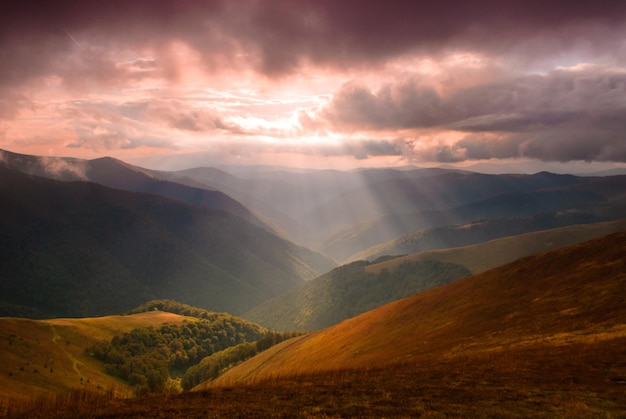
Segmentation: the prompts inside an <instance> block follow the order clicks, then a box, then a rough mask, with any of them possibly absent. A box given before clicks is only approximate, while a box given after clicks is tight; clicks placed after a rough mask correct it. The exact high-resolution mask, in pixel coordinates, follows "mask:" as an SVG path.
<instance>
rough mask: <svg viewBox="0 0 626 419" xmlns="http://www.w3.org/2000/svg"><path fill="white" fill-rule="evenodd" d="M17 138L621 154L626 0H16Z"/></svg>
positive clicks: (10, 74) (92, 147) (369, 159)
mask: <svg viewBox="0 0 626 419" xmlns="http://www.w3.org/2000/svg"><path fill="white" fill-rule="evenodd" d="M0 148H2V149H5V150H9V151H13V152H18V153H25V154H36V155H43V156H70V157H79V158H96V157H101V156H113V157H117V158H120V159H122V160H125V161H129V162H132V163H135V164H140V165H143V166H146V167H154V168H163V169H174V168H183V167H193V166H210V165H217V164H274V165H286V166H302V167H319V168H351V167H379V166H405V165H418V166H433V165H453V166H460V167H464V166H470V165H473V164H476V163H480V164H484V163H489V164H499V165H503V167H509V168H513V167H514V166H524V165H526V167H532V170H535V169H537V168H541V167H546V168H550V167H552V168H555V167H558V168H561V169H562V170H563V171H565V170H566V169H567V168H577V169H576V170H579V171H581V170H587V169H591V168H611V167H624V166H625V163H626V2H624V1H623V0H620V1H603V0H595V1H578V2H575V1H571V0H568V1H563V0H556V1H546V0H542V1H538V0H527V1H522V2H520V1H505V0H500V1H470V0H452V1H446V2H443V1H439V2H426V1H414V0H410V1H394V0H386V1H371V0H300V1H297V0H236V1H233V0H206V1H199V0H176V1H175V0H137V1H132V0H124V1H122V0H107V1H100V0H98V1H93V0H80V1H65V0H56V1H45V2H35V1H28V0H17V1H14V0H3V1H2V2H0Z"/></svg>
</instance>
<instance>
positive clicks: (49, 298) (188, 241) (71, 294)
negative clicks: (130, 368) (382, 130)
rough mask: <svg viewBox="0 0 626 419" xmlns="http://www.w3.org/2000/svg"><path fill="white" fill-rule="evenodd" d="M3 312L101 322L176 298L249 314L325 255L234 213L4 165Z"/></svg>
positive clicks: (0, 208)
mask: <svg viewBox="0 0 626 419" xmlns="http://www.w3.org/2000/svg"><path fill="white" fill-rule="evenodd" d="M0 238H1V240H0V259H1V260H0V308H1V306H2V304H5V305H6V306H7V307H8V309H10V312H11V313H13V314H14V313H15V311H16V310H19V308H20V307H22V308H24V310H25V311H26V312H30V311H32V310H33V309H36V310H39V311H40V312H42V313H45V314H47V315H49V316H93V315H102V314H109V313H115V312H122V311H125V310H128V309H129V308H131V307H133V306H137V305H139V304H141V303H142V302H144V301H146V300H150V299H154V298H172V299H177V300H179V301H181V302H185V303H188V304H192V305H195V306H198V307H202V308H206V309H209V310H213V311H228V312H231V313H235V314H236V313H241V312H243V311H246V310H248V309H250V308H252V307H253V306H255V305H258V304H259V303H261V302H263V301H265V300H267V299H269V298H272V297H274V296H277V295H279V294H281V293H283V292H285V291H288V290H290V289H292V288H294V287H296V286H297V285H298V284H300V283H301V282H302V281H304V280H305V279H309V278H313V277H315V276H317V275H319V274H320V273H321V271H320V270H318V269H317V268H315V267H313V266H312V265H316V264H317V266H318V267H319V266H320V264H321V266H323V265H324V264H325V263H328V262H327V261H326V260H325V259H323V258H322V257H321V256H319V255H317V254H315V253H313V252H311V251H309V250H307V249H304V248H301V247H299V246H296V245H294V244H293V243H291V242H288V241H285V240H283V239H281V238H279V237H277V236H275V235H273V234H271V233H269V232H268V231H266V230H265V229H262V228H260V227H256V226H254V225H252V224H250V223H247V222H246V221H244V220H242V219H241V218H239V217H237V216H235V215H232V214H230V213H228V212H224V211H220V210H216V209H209V208H205V207H199V206H193V205H189V204H186V203H183V202H181V201H176V200H172V199H168V198H163V197H159V196H157V195H151V194H141V193H135V192H127V191H122V190H116V189H110V188H107V187H105V186H101V185H98V184H95V183H89V182H78V181H77V182H62V181H55V180H50V179H46V178H42V177H37V176H32V175H27V174H24V173H21V172H18V171H15V170H10V169H7V168H2V167H0Z"/></svg>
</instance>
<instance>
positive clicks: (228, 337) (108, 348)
mask: <svg viewBox="0 0 626 419" xmlns="http://www.w3.org/2000/svg"><path fill="white" fill-rule="evenodd" d="M152 310H160V311H167V312H172V313H176V314H180V315H184V316H188V317H189V319H187V320H184V321H183V322H182V324H177V325H174V324H164V325H163V326H161V327H160V328H154V327H141V328H136V329H134V330H132V331H131V332H129V333H125V334H123V335H120V336H115V337H113V339H111V341H109V342H100V343H97V344H95V345H93V346H92V347H90V348H89V349H88V350H87V352H88V353H89V354H90V355H91V356H93V357H94V358H96V359H98V360H99V361H102V362H103V363H104V368H105V371H106V372H107V373H108V374H110V375H113V376H115V377H119V378H121V379H122V380H124V381H126V382H128V383H129V384H130V385H131V386H133V387H134V388H135V392H136V393H137V394H145V393H148V392H159V391H163V390H164V389H165V388H166V386H167V383H168V381H170V379H172V378H180V377H184V376H185V375H186V373H187V371H188V369H190V368H191V367H193V366H195V365H197V364H198V363H200V361H202V360H203V359H204V358H206V357H209V356H211V355H213V354H216V353H221V351H224V350H225V349H227V348H232V347H235V348H239V349H238V350H236V351H230V352H228V356H222V357H221V358H219V359H220V361H219V362H218V363H217V364H216V365H218V366H219V371H220V372H221V370H223V369H224V368H225V367H227V366H229V365H232V364H235V363H238V362H241V361H243V360H245V359H247V358H248V357H250V356H253V355H255V354H256V353H258V352H260V351H262V350H265V349H267V348H268V347H270V346H272V345H274V344H276V343H278V342H280V341H282V340H284V339H287V338H288V337H291V336H293V334H277V333H271V332H268V331H267V329H265V328H263V327H261V326H259V325H258V324H255V323H252V322H249V321H246V320H243V319H241V318H238V317H235V316H231V315H230V314H227V313H214V312H210V311H207V310H204V309H201V308H197V307H192V306H189V305H187V304H182V303H179V302H176V301H171V300H153V301H150V302H148V303H145V304H143V305H141V306H140V307H137V308H136V309H133V310H131V312H130V314H133V313H141V312H146V311H152ZM243 348H247V349H246V350H245V351H244V350H243ZM213 364H215V362H213ZM204 365H209V363H205V364H204ZM210 371H211V374H213V373H214V371H215V369H214V368H213V367H211V370H210ZM218 373H219V372H218ZM204 375H207V372H206V371H205V369H195V370H194V373H193V377H196V378H197V377H201V376H204ZM209 375H210V374H209ZM190 377H191V376H190ZM191 381H193V379H192V378H187V379H186V381H185V382H191ZM189 388H190V387H189Z"/></svg>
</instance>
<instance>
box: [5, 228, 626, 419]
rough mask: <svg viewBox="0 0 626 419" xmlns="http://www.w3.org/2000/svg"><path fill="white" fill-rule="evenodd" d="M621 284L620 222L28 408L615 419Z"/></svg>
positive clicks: (130, 413) (620, 395) (624, 284)
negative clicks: (222, 353) (175, 371)
mask: <svg viewBox="0 0 626 419" xmlns="http://www.w3.org/2000/svg"><path fill="white" fill-rule="evenodd" d="M624 289H626V234H624V233H619V234H615V235H611V236H607V237H605V238H602V239H597V240H594V241H590V242H586V243H583V244H579V245H574V246H571V247H567V248H564V249H560V250H555V251H551V252H549V253H543V254H540V255H537V256H531V257H528V258H525V259H522V260H520V261H517V262H514V263H511V264H509V265H506V266H504V267H501V268H498V269H494V270H491V271H488V272H485V273H483V274H481V275H477V276H473V277H471V278H467V279H464V280H461V281H458V282H455V283H454V284H450V285H446V286H443V287H440V288H437V289H434V290H430V291H427V292H424V293H422V294H419V295H416V296H414V297H410V298H407V299H404V300H401V301H399V302H396V303H392V304H389V305H386V306H384V307H381V308H379V309H377V310H373V311H371V312H368V313H365V314H363V315H361V316H358V317H356V318H354V319H351V320H347V321H344V322H342V323H340V324H339V325H337V326H334V327H332V328H329V329H326V330H324V331H321V332H317V333H313V334H310V335H307V336H303V337H299V338H294V339H292V340H289V341H286V342H283V343H282V344H279V345H278V346H276V347H274V348H272V349H269V350H268V351H266V352H264V353H262V354H260V355H258V356H256V357H255V358H252V359H250V360H248V361H246V362H244V363H242V364H240V365H238V366H236V367H234V368H232V369H230V370H229V371H228V372H227V373H226V374H225V375H224V376H222V378H221V379H218V380H217V381H215V382H213V383H212V385H211V387H209V388H207V389H206V390H198V391H197V392H195V393H188V394H183V395H179V396H169V397H158V398H157V397H153V398H145V399H138V400H115V399H111V398H110V397H102V396H98V397H100V398H99V399H98V398H97V397H96V396H94V397H93V398H92V399H89V398H88V397H86V396H85V397H83V399H82V400H84V401H82V402H81V399H80V397H78V396H77V397H75V398H74V401H73V402H71V400H70V398H69V397H68V398H66V399H65V398H60V399H59V400H58V401H57V402H56V403H55V402H41V403H40V404H39V405H36V406H35V407H36V409H31V410H26V412H27V414H31V415H32V414H35V416H34V417H36V416H37V415H39V417H44V416H43V415H47V416H46V417H55V416H56V417H86V416H88V417H94V418H111V417H122V418H139V417H187V418H191V417H196V418H200V417H362V418H367V417H422V416H424V417H435V418H439V417H442V418H443V417H546V418H547V417H563V418H565V417H567V418H570V417H574V418H588V417H623V414H624V412H625V411H626V392H625V391H624V385H626V384H625V383H626V361H625V360H626V357H625V355H626V352H625V350H624V348H625V347H626V306H625V305H624V304H623V301H624ZM79 396H80V395H79ZM66 400H70V403H69V406H68V403H66ZM15 416H16V417H20V416H19V415H18V414H16V415H15ZM21 417H28V416H26V415H24V416H21Z"/></svg>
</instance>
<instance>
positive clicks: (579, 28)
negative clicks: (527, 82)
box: [0, 0, 626, 85]
mask: <svg viewBox="0 0 626 419" xmlns="http://www.w3.org/2000/svg"><path fill="white" fill-rule="evenodd" d="M0 16H2V18H0V19H1V21H0V27H1V28H2V29H0V51H2V52H1V53H0V54H1V57H2V60H0V83H2V84H5V85H16V84H20V83H22V82H25V81H28V80H30V79H32V78H36V77H41V76H45V75H49V74H56V75H58V76H60V77H61V78H62V79H63V80H65V81H66V82H68V83H70V82H71V81H72V80H76V79H77V77H76V76H77V75H80V76H81V78H82V77H84V78H87V79H89V77H90V75H91V77H92V78H98V79H104V80H106V79H109V78H113V79H115V78H118V77H121V75H122V74H124V73H125V71H123V70H128V69H121V68H120V67H119V61H120V58H121V57H123V56H124V55H125V54H124V53H127V54H126V56H128V53H131V54H134V55H137V54H141V53H142V51H143V52H145V51H150V54H151V55H152V57H151V58H150V61H151V64H152V65H153V67H152V68H151V69H150V72H154V71H156V70H157V69H160V70H161V71H162V73H161V74H162V75H164V74H167V73H169V74H172V75H175V74H176V69H173V68H171V67H170V69H169V70H168V66H169V65H170V64H172V63H171V60H172V57H171V50H170V46H171V45H172V42H180V43H183V44H185V45H187V46H189V47H190V48H192V49H193V50H195V51H196V52H197V53H199V54H200V58H201V62H202V65H203V66H204V70H205V71H207V72H215V70H216V69H227V70H229V71H233V69H241V68H253V69H254V70H256V71H258V72H259V73H262V74H265V75H269V76H284V75H287V74H290V73H292V72H294V71H297V69H298V68H300V67H301V66H303V65H311V64H312V65H316V66H320V67H329V66H330V67H334V68H343V69H348V68H351V67H354V66H371V65H383V64H385V63H386V62H387V61H388V60H389V59H393V58H395V57H399V56H404V55H407V54H426V55H439V54H442V53H443V54H446V53H449V52H450V51H459V50H461V51H468V50H469V51H475V52H484V53H488V54H495V55H501V56H509V57H511V56H514V55H516V56H522V57H524V59H523V60H525V59H526V58H529V57H527V56H528V55H532V56H533V57H534V56H536V55H540V56H543V57H550V56H552V55H554V54H555V53H563V52H572V51H576V50H579V49H584V50H585V52H586V53H588V54H595V55H603V54H604V55H605V56H608V55H610V56H612V57H613V59H622V60H623V59H625V58H626V46H625V45H624V43H623V42H622V39H623V37H622V36H623V35H624V33H625V32H624V31H625V29H626V28H625V22H626V19H625V17H626V7H624V6H623V4H622V2H619V1H594V2H585V3H584V4H583V3H576V4H573V3H572V2H565V1H558V0H557V1H552V2H549V3H546V2H542V1H534V0H533V1H525V2H508V1H498V2H496V1H477V0H456V1H454V2H452V3H450V2H447V3H445V4H444V3H441V4H438V3H432V2H415V1H411V0H407V1H398V0H396V1H393V2H391V3H389V2H380V1H356V0H347V1H342V2H336V1H330V0H303V1H298V2H293V1H288V0H267V1H262V2H258V1H252V0H241V1H237V2H229V1H226V0H202V1H200V0H184V1H176V0H162V1H156V2H155V1H149V0H135V1H133V2H127V1H122V0H110V1H106V2H101V1H94V0H92V1H88V0H83V1H77V0H60V1H55V2H47V3H40V2H35V1H28V0H24V1H21V2H3V5H1V6H0ZM103 51H114V52H118V53H120V55H119V56H117V55H115V54H107V53H103ZM138 58H140V57H138ZM533 59H534V58H533ZM523 60H522V61H523ZM174 65H175V64H174ZM135 70H136V69H135ZM137 74H138V73H137V72H136V71H135V72H134V75H135V76H136V75H137Z"/></svg>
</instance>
